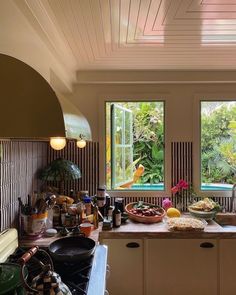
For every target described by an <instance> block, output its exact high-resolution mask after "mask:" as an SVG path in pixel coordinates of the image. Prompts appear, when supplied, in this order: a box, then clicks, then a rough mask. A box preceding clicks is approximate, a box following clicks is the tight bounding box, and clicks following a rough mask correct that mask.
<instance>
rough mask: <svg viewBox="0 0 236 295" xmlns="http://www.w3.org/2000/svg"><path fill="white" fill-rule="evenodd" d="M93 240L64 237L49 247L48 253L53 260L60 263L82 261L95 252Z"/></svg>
mask: <svg viewBox="0 0 236 295" xmlns="http://www.w3.org/2000/svg"><path fill="white" fill-rule="evenodd" d="M95 247H96V243H95V242H94V240H92V239H90V238H85V237H66V238H61V239H58V240H56V241H54V242H52V243H51V244H50V245H49V248H48V250H49V253H50V255H51V256H52V258H53V259H55V260H56V261H62V262H75V261H76V262H77V261H82V260H85V259H86V258H88V257H89V256H90V255H92V254H93V253H94V251H95Z"/></svg>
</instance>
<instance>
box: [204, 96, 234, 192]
mask: <svg viewBox="0 0 236 295" xmlns="http://www.w3.org/2000/svg"><path fill="white" fill-rule="evenodd" d="M200 144H201V190H203V191H207V190H210V191H225V190H231V189H232V186H233V183H235V181H236V101H235V100H232V101H213V100H211V101H201V142H200Z"/></svg>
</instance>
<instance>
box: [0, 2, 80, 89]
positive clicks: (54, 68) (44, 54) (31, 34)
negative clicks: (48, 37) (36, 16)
mask: <svg viewBox="0 0 236 295" xmlns="http://www.w3.org/2000/svg"><path fill="white" fill-rule="evenodd" d="M17 3H18V5H20V4H22V5H23V3H24V1H14V0H7V1H5V0H4V1H1V9H0V52H1V53H3V54H7V55H10V56H12V57H15V58H17V59H19V60H21V61H23V62H25V63H27V64H28V65H30V66H31V67H33V68H34V69H35V70H36V71H37V72H39V73H40V74H41V75H42V76H43V77H44V78H45V79H46V80H47V81H48V82H49V83H50V84H52V83H54V84H55V85H52V86H55V87H56V88H57V90H59V91H61V92H64V91H70V90H71V82H72V80H73V79H75V77H73V75H75V73H72V72H71V71H70V69H68V68H67V66H66V65H64V64H62V63H61V62H60V60H59V59H58V58H56V56H55V55H54V54H53V51H51V50H50V49H49V48H48V46H46V45H45V42H44V41H43V39H42V38H41V37H40V35H38V34H37V33H36V30H37V28H36V27H35V28H33V27H32V26H31V25H30V24H29V22H28V20H27V18H26V17H25V16H24V15H23V13H22V12H21V11H20V10H19V8H18V6H17ZM53 73H56V76H57V79H55V75H54V74H53Z"/></svg>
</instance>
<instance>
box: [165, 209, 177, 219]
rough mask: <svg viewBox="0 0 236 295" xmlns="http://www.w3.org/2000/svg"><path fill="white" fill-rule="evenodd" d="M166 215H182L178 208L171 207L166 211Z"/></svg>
mask: <svg viewBox="0 0 236 295" xmlns="http://www.w3.org/2000/svg"><path fill="white" fill-rule="evenodd" d="M166 215H167V216H168V217H180V215H181V213H180V211H179V210H178V209H176V208H169V209H168V210H167V211H166Z"/></svg>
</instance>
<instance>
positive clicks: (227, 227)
mask: <svg viewBox="0 0 236 295" xmlns="http://www.w3.org/2000/svg"><path fill="white" fill-rule="evenodd" d="M221 227H223V229H224V230H228V231H236V225H228V224H227V225H226V224H224V225H221Z"/></svg>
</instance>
